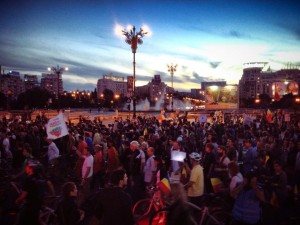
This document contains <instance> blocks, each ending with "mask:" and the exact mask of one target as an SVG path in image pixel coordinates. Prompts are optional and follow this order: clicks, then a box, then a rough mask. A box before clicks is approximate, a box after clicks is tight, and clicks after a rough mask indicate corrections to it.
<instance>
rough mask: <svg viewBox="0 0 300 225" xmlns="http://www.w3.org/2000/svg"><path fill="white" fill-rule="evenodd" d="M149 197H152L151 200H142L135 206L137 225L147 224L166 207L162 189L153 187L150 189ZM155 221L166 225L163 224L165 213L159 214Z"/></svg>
mask: <svg viewBox="0 0 300 225" xmlns="http://www.w3.org/2000/svg"><path fill="white" fill-rule="evenodd" d="M148 195H149V196H151V198H146V199H141V200H139V201H137V202H136V203H135V204H134V206H133V209H132V213H133V216H134V218H135V219H136V221H137V222H136V224H145V222H146V221H147V220H149V219H150V217H151V215H152V214H153V213H156V212H158V211H159V210H160V209H163V208H164V207H165V203H164V200H163V198H162V194H161V192H160V189H158V188H155V187H151V188H149V189H148ZM154 220H158V221H161V223H158V224H164V223H162V222H163V221H165V213H164V212H163V213H161V214H158V215H157V217H156V218H154Z"/></svg>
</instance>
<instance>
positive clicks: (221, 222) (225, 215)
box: [204, 210, 231, 225]
mask: <svg viewBox="0 0 300 225" xmlns="http://www.w3.org/2000/svg"><path fill="white" fill-rule="evenodd" d="M204 224H205V225H230V224H231V215H230V213H229V212H226V211H223V210H216V211H212V212H209V213H208V214H207V215H206V220H205V223H204Z"/></svg>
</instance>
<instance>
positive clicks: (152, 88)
mask: <svg viewBox="0 0 300 225" xmlns="http://www.w3.org/2000/svg"><path fill="white" fill-rule="evenodd" d="M169 93H174V88H171V87H169V86H167V85H166V84H165V83H164V82H162V81H161V78H160V75H154V78H153V79H152V80H151V81H150V82H149V83H148V84H146V85H143V86H139V87H136V95H137V96H138V95H140V96H142V95H148V96H149V98H150V99H149V101H157V99H160V98H161V96H162V95H165V94H169Z"/></svg>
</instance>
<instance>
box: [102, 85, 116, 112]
mask: <svg viewBox="0 0 300 225" xmlns="http://www.w3.org/2000/svg"><path fill="white" fill-rule="evenodd" d="M103 95H104V107H108V108H110V107H111V101H114V92H113V91H112V90H110V89H104V91H103Z"/></svg>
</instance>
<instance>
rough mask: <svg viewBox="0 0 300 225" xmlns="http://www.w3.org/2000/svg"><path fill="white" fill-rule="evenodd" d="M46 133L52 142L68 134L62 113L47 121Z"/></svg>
mask: <svg viewBox="0 0 300 225" xmlns="http://www.w3.org/2000/svg"><path fill="white" fill-rule="evenodd" d="M46 131H47V136H48V138H49V139H53V140H54V139H57V138H60V137H63V136H66V135H68V134H69V132H68V128H67V125H66V122H65V121H64V115H63V113H59V114H58V115H57V116H55V117H53V118H51V119H50V120H49V121H48V123H47V124H46Z"/></svg>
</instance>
